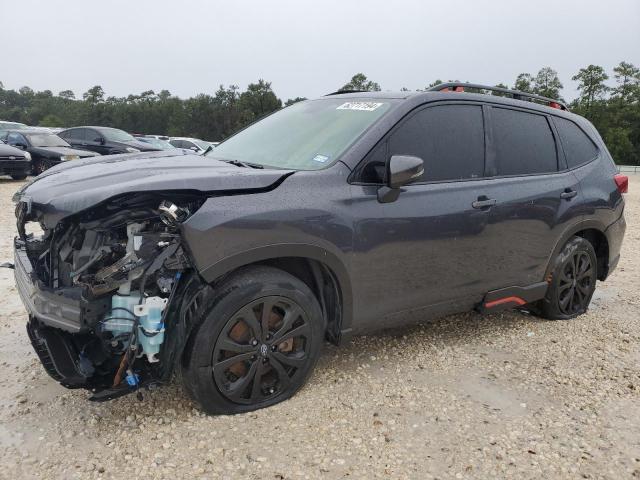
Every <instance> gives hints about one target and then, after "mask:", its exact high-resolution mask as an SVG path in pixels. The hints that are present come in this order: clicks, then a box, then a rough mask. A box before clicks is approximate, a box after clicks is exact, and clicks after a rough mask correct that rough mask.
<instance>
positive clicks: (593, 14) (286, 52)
mask: <svg viewBox="0 0 640 480" xmlns="http://www.w3.org/2000/svg"><path fill="white" fill-rule="evenodd" d="M11 3H12V6H11V7H10V8H9V7H8V6H7V5H4V8H3V9H2V10H3V12H4V14H5V17H4V19H3V21H2V22H1V26H0V45H2V63H1V65H2V68H0V81H2V82H3V83H4V86H5V88H15V89H17V88H19V87H21V86H23V85H28V86H30V87H31V88H33V89H35V90H44V89H50V90H52V91H53V92H55V93H57V92H59V91H60V90H65V89H71V90H73V91H74V92H75V93H76V95H77V96H80V95H81V94H82V92H84V91H86V90H87V89H88V88H89V87H91V86H93V85H102V86H103V88H104V89H105V91H106V93H107V95H115V96H124V95H127V94H130V93H140V92H142V91H144V90H149V89H152V90H155V91H156V92H157V91H160V90H162V89H168V90H169V91H171V93H173V94H174V95H178V96H180V97H188V96H192V95H195V94H197V93H202V92H206V93H213V92H215V90H216V89H217V88H218V86H219V85H220V84H225V85H228V84H237V85H239V86H240V88H242V89H244V88H245V87H246V85H247V84H248V83H250V82H252V81H256V80H257V79H259V78H264V79H266V80H268V81H271V82H272V85H273V89H274V91H275V92H276V94H277V95H278V96H279V97H281V98H282V99H284V100H286V99H287V98H292V97H296V96H304V97H315V96H320V95H323V94H325V93H328V92H331V91H334V90H336V89H338V88H339V87H341V86H342V85H343V84H344V83H346V82H347V81H348V80H349V79H350V78H351V76H352V75H353V74H354V73H357V72H363V73H365V74H366V75H367V76H368V77H369V78H370V79H372V80H374V81H376V82H378V83H379V84H380V85H381V87H382V89H383V90H398V89H400V88H401V87H407V88H409V89H411V90H413V89H416V88H423V87H424V86H426V85H427V84H429V83H430V82H432V81H433V80H435V79H436V78H441V79H443V80H448V79H459V80H463V81H471V82H477V83H486V84H495V83H498V82H503V83H507V84H509V85H512V84H513V81H514V79H515V77H516V75H517V74H518V73H520V72H531V73H534V74H535V72H537V70H538V69H539V68H540V67H542V66H547V65H548V66H551V67H553V68H554V69H556V70H557V71H558V72H559V74H560V79H561V80H562V81H563V83H564V84H565V90H564V92H563V93H564V96H565V98H567V99H571V98H573V97H574V96H575V85H574V82H571V80H570V79H571V76H573V75H574V74H575V73H576V72H577V71H578V69H579V68H580V67H584V66H587V65H589V64H590V63H593V64H596V65H601V66H603V67H605V69H606V70H607V72H608V73H609V74H610V75H611V69H612V67H613V66H615V65H616V64H618V63H619V62H620V61H621V60H626V61H628V62H632V63H634V64H636V65H637V66H638V65H640V0H607V1H606V2H603V1H602V0H537V1H526V2H525V1H506V0H467V1H464V0H458V1H457V2H451V1H442V0H438V1H422V0H367V1H366V2H360V1H349V0H324V1H320V0H315V1H306V0H244V1H243V0H236V1H225V2H219V1H218V2H216V1H204V0H201V1H195V0H182V1H169V0H126V1H125V0H109V1H104V0H103V1H100V2H98V1H94V0H64V1H51V0H49V1H47V0H42V1H34V0H20V2H11ZM8 13H11V14H10V15H8Z"/></svg>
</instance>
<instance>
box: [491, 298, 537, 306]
mask: <svg viewBox="0 0 640 480" xmlns="http://www.w3.org/2000/svg"><path fill="white" fill-rule="evenodd" d="M504 303H516V304H518V305H520V306H522V305H526V303H527V302H525V301H524V300H523V299H521V298H520V297H504V298H499V299H498V300H494V301H492V302H487V303H485V304H484V308H493V307H497V306H498V305H502V304H504Z"/></svg>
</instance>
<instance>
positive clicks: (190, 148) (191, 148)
mask: <svg viewBox="0 0 640 480" xmlns="http://www.w3.org/2000/svg"><path fill="white" fill-rule="evenodd" d="M189 150H193V151H194V152H199V151H200V149H199V148H198V147H189Z"/></svg>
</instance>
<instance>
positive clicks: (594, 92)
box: [571, 65, 609, 112]
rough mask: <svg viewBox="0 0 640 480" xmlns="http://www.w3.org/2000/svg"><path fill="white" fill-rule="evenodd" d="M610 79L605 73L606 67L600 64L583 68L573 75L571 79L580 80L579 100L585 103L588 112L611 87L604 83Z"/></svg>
mask: <svg viewBox="0 0 640 480" xmlns="http://www.w3.org/2000/svg"><path fill="white" fill-rule="evenodd" d="M608 79H609V75H607V74H606V73H605V71H604V68H602V67H600V66H598V65H589V66H588V67H586V68H581V69H580V71H579V72H578V73H577V74H576V75H574V76H573V77H571V80H573V81H574V82H578V90H579V91H580V98H579V101H580V102H581V103H583V104H584V106H585V108H586V110H587V112H590V111H591V108H592V107H593V104H594V103H595V101H596V100H599V99H601V98H602V97H603V96H604V94H605V93H606V92H607V90H608V89H609V87H607V86H606V85H605V83H604V82H605V81H606V80H608Z"/></svg>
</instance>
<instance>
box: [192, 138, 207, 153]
mask: <svg viewBox="0 0 640 480" xmlns="http://www.w3.org/2000/svg"><path fill="white" fill-rule="evenodd" d="M189 140H190V141H192V142H193V143H195V144H196V145H197V146H198V147H200V148H201V149H202V150H206V149H207V148H209V147H210V146H211V144H210V143H209V142H205V141H204V140H198V139H197V138H190V139H189Z"/></svg>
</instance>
